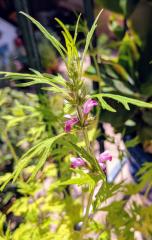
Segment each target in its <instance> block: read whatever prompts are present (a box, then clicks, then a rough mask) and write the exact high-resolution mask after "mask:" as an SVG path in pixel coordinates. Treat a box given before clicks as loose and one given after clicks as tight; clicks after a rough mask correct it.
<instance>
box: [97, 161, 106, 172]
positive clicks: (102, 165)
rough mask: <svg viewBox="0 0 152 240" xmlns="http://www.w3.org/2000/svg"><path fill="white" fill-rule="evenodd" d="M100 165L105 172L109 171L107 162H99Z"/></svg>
mask: <svg viewBox="0 0 152 240" xmlns="http://www.w3.org/2000/svg"><path fill="white" fill-rule="evenodd" d="M99 165H100V167H101V168H102V170H103V172H104V173H106V171H107V167H106V163H99Z"/></svg>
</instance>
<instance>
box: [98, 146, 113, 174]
mask: <svg viewBox="0 0 152 240" xmlns="http://www.w3.org/2000/svg"><path fill="white" fill-rule="evenodd" d="M111 160H112V156H111V154H110V153H109V152H108V151H104V152H103V153H101V154H100V155H99V158H98V162H99V165H100V167H101V168H102V170H103V172H104V173H106V171H107V168H106V162H107V161H111Z"/></svg>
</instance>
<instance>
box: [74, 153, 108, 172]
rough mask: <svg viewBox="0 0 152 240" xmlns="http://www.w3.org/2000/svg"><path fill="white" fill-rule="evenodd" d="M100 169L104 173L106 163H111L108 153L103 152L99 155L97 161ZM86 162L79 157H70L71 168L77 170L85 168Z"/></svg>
mask: <svg viewBox="0 0 152 240" xmlns="http://www.w3.org/2000/svg"><path fill="white" fill-rule="evenodd" d="M97 160H98V163H99V165H100V167H101V168H102V170H103V172H104V173H106V170H107V169H106V162H107V161H112V155H111V154H110V153H109V152H108V151H104V152H103V153H101V154H100V155H99V158H98V159H97ZM86 166H87V165H86V162H85V161H84V160H83V159H82V158H80V157H77V158H76V157H72V158H71V167H72V168H78V167H86Z"/></svg>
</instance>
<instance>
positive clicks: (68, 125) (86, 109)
mask: <svg viewBox="0 0 152 240" xmlns="http://www.w3.org/2000/svg"><path fill="white" fill-rule="evenodd" d="M97 105H98V103H97V101H96V100H93V99H88V100H87V101H86V102H85V103H84V105H83V107H82V109H83V114H84V115H88V114H89V112H91V110H92V109H93V107H95V106H97ZM78 122H79V119H78V118H77V116H71V117H70V119H68V120H67V121H66V122H65V125H64V131H65V132H70V131H71V129H72V127H73V126H74V125H76V124H77V123H78Z"/></svg>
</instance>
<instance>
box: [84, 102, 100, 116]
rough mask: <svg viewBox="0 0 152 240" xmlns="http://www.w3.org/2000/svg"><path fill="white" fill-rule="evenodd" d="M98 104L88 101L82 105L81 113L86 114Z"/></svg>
mask: <svg viewBox="0 0 152 240" xmlns="http://www.w3.org/2000/svg"><path fill="white" fill-rule="evenodd" d="M97 105H98V102H97V101H96V100H93V99H88V100H87V101H86V102H85V103H84V104H83V113H84V114H88V113H89V112H90V111H91V110H92V109H93V107H95V106H97Z"/></svg>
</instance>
